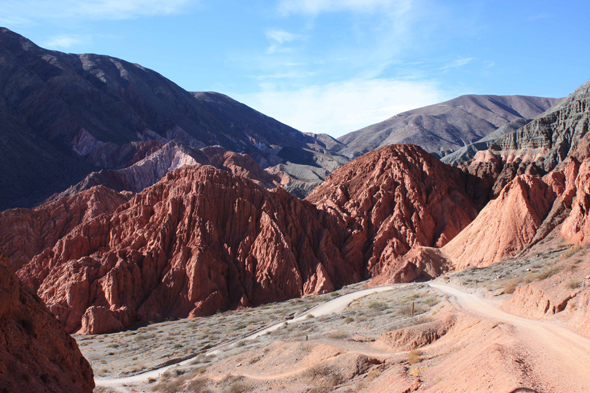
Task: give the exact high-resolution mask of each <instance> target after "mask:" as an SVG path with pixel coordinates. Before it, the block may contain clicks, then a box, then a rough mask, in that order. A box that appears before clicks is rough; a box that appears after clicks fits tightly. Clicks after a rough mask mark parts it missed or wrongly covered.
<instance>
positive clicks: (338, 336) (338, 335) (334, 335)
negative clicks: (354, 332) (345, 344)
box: [327, 330, 349, 340]
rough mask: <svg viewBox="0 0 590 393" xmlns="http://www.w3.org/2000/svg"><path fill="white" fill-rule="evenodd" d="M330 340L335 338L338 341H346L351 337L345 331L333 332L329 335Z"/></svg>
mask: <svg viewBox="0 0 590 393" xmlns="http://www.w3.org/2000/svg"><path fill="white" fill-rule="evenodd" d="M327 336H328V338H335V339H338V340H342V339H345V338H347V337H348V336H349V334H348V332H347V331H345V330H332V331H331V332H329V333H328V334H327Z"/></svg>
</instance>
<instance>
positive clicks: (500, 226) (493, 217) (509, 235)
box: [442, 175, 563, 269]
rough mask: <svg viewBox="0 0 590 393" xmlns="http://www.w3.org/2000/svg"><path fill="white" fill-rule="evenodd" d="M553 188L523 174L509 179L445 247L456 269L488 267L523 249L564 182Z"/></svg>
mask: <svg viewBox="0 0 590 393" xmlns="http://www.w3.org/2000/svg"><path fill="white" fill-rule="evenodd" d="M552 183H553V185H554V187H549V186H548V185H547V184H546V183H544V182H543V181H542V180H541V179H539V178H537V177H533V176H528V175H522V176H518V177H517V178H515V179H514V180H513V181H512V182H510V183H509V184H508V185H507V186H506V187H504V189H503V190H502V192H501V193H500V195H499V196H498V198H496V199H495V200H493V201H491V202H490V203H489V204H488V205H487V206H486V207H485V208H484V209H483V210H482V211H481V212H480V214H479V215H478V216H477V218H476V219H475V220H474V221H473V222H472V223H471V224H470V225H469V226H468V227H467V228H465V229H464V230H463V231H462V232H461V233H460V234H459V235H457V236H456V237H455V238H454V239H453V240H451V241H450V242H449V243H448V244H447V245H446V246H444V247H443V248H442V251H443V253H444V254H445V255H446V256H447V257H448V258H449V259H450V260H451V261H452V263H453V265H454V266H455V268H456V269H464V268H466V267H469V266H488V265H491V264H493V263H496V262H499V261H500V260H502V259H503V258H506V257H509V256H512V255H514V254H515V253H516V252H518V251H520V250H522V249H523V248H524V247H525V246H526V245H528V244H529V243H530V242H531V241H532V239H533V238H534V237H535V234H536V232H537V229H539V227H540V226H541V224H542V223H543V220H544V218H545V216H546V215H547V213H548V212H549V210H550V209H551V206H552V204H553V201H554V200H555V198H556V195H557V194H556V192H555V190H556V189H557V191H558V192H559V190H560V189H561V190H562V189H563V184H562V183H559V182H558V180H557V179H553V178H552Z"/></svg>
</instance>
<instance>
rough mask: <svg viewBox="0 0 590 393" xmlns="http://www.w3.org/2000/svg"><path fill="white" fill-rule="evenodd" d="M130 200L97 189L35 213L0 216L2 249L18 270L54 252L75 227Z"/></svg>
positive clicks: (50, 203) (20, 211)
mask: <svg viewBox="0 0 590 393" xmlns="http://www.w3.org/2000/svg"><path fill="white" fill-rule="evenodd" d="M127 199H128V197H127V196H125V195H123V194H119V193H117V192H115V191H113V190H111V189H108V188H106V187H102V186H97V187H93V188H91V189H89V190H86V191H84V192H81V193H79V194H77V195H74V196H67V197H63V198H57V199H55V200H52V201H48V202H46V203H44V204H42V205H40V206H38V207H36V208H35V209H32V210H29V209H11V210H5V211H3V212H1V213H0V249H4V251H5V253H6V255H7V256H8V257H9V259H10V260H11V261H12V263H13V266H14V268H15V269H19V268H20V267H22V266H23V265H24V264H25V263H27V262H29V261H30V260H31V259H32V258H33V257H34V256H35V255H37V254H39V253H40V252H42V251H43V250H45V249H47V248H52V247H53V246H54V245H55V244H56V243H57V241H58V240H59V239H61V238H62V237H64V236H66V235H67V234H68V233H69V232H70V231H72V230H73V229H74V228H75V227H76V226H78V225H80V224H82V223H86V222H89V221H91V220H93V219H94V218H96V217H98V216H100V215H101V214H110V213H113V212H114V211H115V210H116V209H117V208H118V207H119V205H121V204H123V203H124V202H126V201H127Z"/></svg>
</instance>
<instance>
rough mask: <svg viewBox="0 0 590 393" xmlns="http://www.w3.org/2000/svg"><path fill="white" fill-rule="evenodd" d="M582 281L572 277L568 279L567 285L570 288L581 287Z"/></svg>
mask: <svg viewBox="0 0 590 393" xmlns="http://www.w3.org/2000/svg"><path fill="white" fill-rule="evenodd" d="M580 284H581V282H580V281H579V280H576V279H575V278H572V279H571V280H569V281H568V283H567V287H568V288H569V289H576V288H579V287H580Z"/></svg>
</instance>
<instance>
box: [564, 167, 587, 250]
mask: <svg viewBox="0 0 590 393" xmlns="http://www.w3.org/2000/svg"><path fill="white" fill-rule="evenodd" d="M589 209H590V160H586V161H584V162H583V163H582V164H581V165H580V169H579V173H578V176H577V177H576V181H575V197H574V199H573V202H572V210H571V213H570V215H569V216H568V218H567V219H566V220H565V221H564V223H563V225H562V227H561V234H562V235H563V237H564V238H566V239H567V240H568V241H570V242H572V243H575V244H584V243H587V242H588V241H590V217H588V212H589V211H590V210H589Z"/></svg>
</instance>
